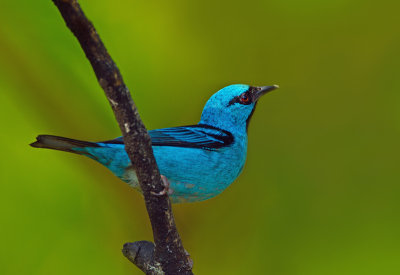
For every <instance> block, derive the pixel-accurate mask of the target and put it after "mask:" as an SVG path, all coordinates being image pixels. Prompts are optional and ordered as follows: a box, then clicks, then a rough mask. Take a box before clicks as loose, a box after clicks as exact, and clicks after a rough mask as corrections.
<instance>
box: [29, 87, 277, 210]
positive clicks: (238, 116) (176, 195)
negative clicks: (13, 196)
mask: <svg viewBox="0 0 400 275" xmlns="http://www.w3.org/2000/svg"><path fill="white" fill-rule="evenodd" d="M278 87H279V86H278V85H271V86H259V87H256V86H250V85H245V84H234V85H229V86H226V87H224V88H222V89H220V90H219V91H218V92H216V93H215V94H213V95H212V96H211V97H210V99H209V100H208V101H207V103H206V105H205V106H204V108H203V111H202V114H201V118H200V122H199V123H198V124H194V125H187V126H179V127H172V128H163V129H155V130H150V131H148V133H149V135H150V137H151V142H152V148H153V152H154V157H155V159H156V163H157V165H158V167H159V170H160V173H161V175H162V182H163V183H164V185H165V190H163V191H168V194H169V197H170V199H171V201H172V203H185V202H198V201H204V200H207V199H210V198H213V197H215V196H217V195H219V194H220V193H222V191H224V190H225V189H226V188H227V187H228V186H229V185H230V184H231V183H232V182H234V181H235V180H236V178H237V177H238V176H239V175H240V173H241V172H242V170H243V167H244V164H245V161H246V156H247V143H248V138H247V132H248V126H249V122H250V119H251V117H252V116H253V113H254V110H255V108H256V105H257V102H258V100H259V99H260V97H261V96H262V95H264V94H266V93H268V92H270V91H272V90H275V89H277V88H278ZM30 145H31V146H32V147H36V148H47V149H55V150H60V151H66V152H71V153H75V154H79V155H83V156H86V157H89V158H91V159H94V160H96V161H97V162H99V163H101V164H102V165H104V166H105V167H107V168H108V169H110V170H111V171H112V173H114V174H115V175H116V176H117V177H119V178H120V179H121V180H123V181H124V182H126V183H128V184H129V185H130V186H131V187H133V188H135V189H137V190H138V191H139V192H141V190H140V186H139V183H138V179H137V176H136V173H135V171H134V169H133V166H132V164H131V161H130V159H129V157H128V155H127V153H126V151H125V145H124V141H123V139H122V137H118V138H115V139H112V140H107V141H100V142H89V141H81V140H75V139H70V138H65V137H59V136H53V135H39V136H37V138H36V141H35V142H33V143H31V144H30ZM165 193H166V192H160V193H157V194H156V195H163V194H165Z"/></svg>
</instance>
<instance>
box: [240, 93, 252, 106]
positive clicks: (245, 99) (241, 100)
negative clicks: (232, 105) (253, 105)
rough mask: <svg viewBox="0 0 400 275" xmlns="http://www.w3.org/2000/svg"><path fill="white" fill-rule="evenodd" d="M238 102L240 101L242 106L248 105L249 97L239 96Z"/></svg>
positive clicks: (244, 94) (245, 95)
mask: <svg viewBox="0 0 400 275" xmlns="http://www.w3.org/2000/svg"><path fill="white" fill-rule="evenodd" d="M239 100H240V103H242V104H248V103H250V97H249V96H248V95H247V94H246V93H243V94H241V95H240V97H239Z"/></svg>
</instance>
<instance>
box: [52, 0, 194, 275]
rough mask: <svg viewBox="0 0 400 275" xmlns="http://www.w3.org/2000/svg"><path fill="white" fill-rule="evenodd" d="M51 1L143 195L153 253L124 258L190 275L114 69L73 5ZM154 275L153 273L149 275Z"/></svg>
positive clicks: (129, 249) (133, 248) (140, 248)
mask: <svg viewBox="0 0 400 275" xmlns="http://www.w3.org/2000/svg"><path fill="white" fill-rule="evenodd" d="M52 1H53V2H54V4H55V5H56V6H57V8H58V9H59V11H60V13H61V15H62V17H63V18H64V20H65V22H66V24H67V26H68V28H69V29H70V30H71V32H72V33H73V34H74V35H75V37H76V38H77V39H78V41H79V43H80V45H81V47H82V49H83V51H84V52H85V54H86V57H87V58H88V59H89V61H90V63H91V65H92V68H93V70H94V72H95V74H96V77H97V80H98V82H99V83H100V85H101V87H102V88H103V90H104V92H105V94H106V96H107V99H108V100H109V102H110V105H111V107H112V109H113V111H114V115H115V118H116V119H117V121H118V124H119V127H120V129H121V132H122V135H123V139H124V143H125V150H126V152H127V153H128V156H129V158H130V160H131V162H132V163H133V167H134V169H135V171H136V174H137V177H138V179H139V183H140V187H141V189H142V191H143V195H144V199H145V203H146V208H147V212H148V214H149V217H150V221H151V225H152V229H153V237H154V242H155V249H150V248H149V247H150V245H149V242H143V241H141V242H137V243H134V244H125V246H124V250H123V251H124V255H125V256H126V257H127V258H128V259H129V260H131V261H132V262H133V263H134V264H136V265H137V266H138V267H139V268H141V269H142V270H143V271H144V272H145V273H147V274H162V273H164V274H174V275H175V274H192V271H191V267H192V265H191V262H190V258H189V257H188V256H187V253H185V249H184V248H183V245H182V242H181V239H180V236H179V233H178V231H177V229H176V226H175V221H174V217H173V214H172V210H171V203H170V200H169V198H168V196H167V195H166V196H154V195H152V194H151V192H154V193H159V192H161V191H162V190H163V189H164V186H163V185H162V183H161V179H160V172H159V170H158V167H157V164H156V161H155V159H154V155H153V150H152V147H151V140H150V136H149V135H148V133H147V130H146V128H145V126H144V125H143V123H142V121H141V119H140V117H139V113H138V111H137V109H136V106H135V104H134V102H133V100H132V98H131V96H130V93H129V90H128V88H127V87H126V86H125V84H124V81H123V79H122V76H121V74H120V72H119V70H118V68H117V66H116V65H115V63H114V61H113V60H112V59H111V57H110V55H109V54H108V52H107V50H106V48H105V47H104V45H103V43H102V41H101V39H100V37H99V36H98V34H97V32H96V30H95V28H94V27H93V25H92V23H91V22H90V21H89V20H88V19H87V18H86V16H85V15H84V13H83V11H82V10H81V8H80V6H79V4H78V2H77V0H52ZM153 247H154V246H153ZM150 250H151V251H153V252H150ZM132 255H134V257H133V258H132V257H131V256H132ZM156 267H161V268H158V269H157V268H156ZM155 270H157V272H159V273H154V272H155ZM160 272H161V273H160Z"/></svg>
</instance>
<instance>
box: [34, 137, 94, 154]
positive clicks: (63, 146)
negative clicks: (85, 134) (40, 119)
mask: <svg viewBox="0 0 400 275" xmlns="http://www.w3.org/2000/svg"><path fill="white" fill-rule="evenodd" d="M30 146H32V147H35V148H47V149H54V150H60V151H66V152H71V153H77V152H76V151H75V150H72V148H77V147H78V148H80V147H100V146H99V145H98V144H97V143H95V142H89V141H82V140H76V139H71V138H65V137H58V136H51V135H39V136H38V137H37V138H36V141H35V142H33V143H31V144H30Z"/></svg>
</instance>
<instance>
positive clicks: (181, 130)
mask: <svg viewBox="0 0 400 275" xmlns="http://www.w3.org/2000/svg"><path fill="white" fill-rule="evenodd" d="M149 134H150V137H151V142H152V144H153V146H172V147H187V148H201V149H206V150H215V149H218V148H222V147H225V146H228V145H230V144H231V143H232V142H233V135H232V134H231V133H230V132H228V131H225V130H221V129H218V128H215V127H212V126H209V125H204V124H198V125H190V126H181V127H173V128H164V129H157V130H151V131H149ZM101 143H114V144H122V143H123V139H122V137H119V138H116V139H113V140H109V141H104V142H101Z"/></svg>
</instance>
